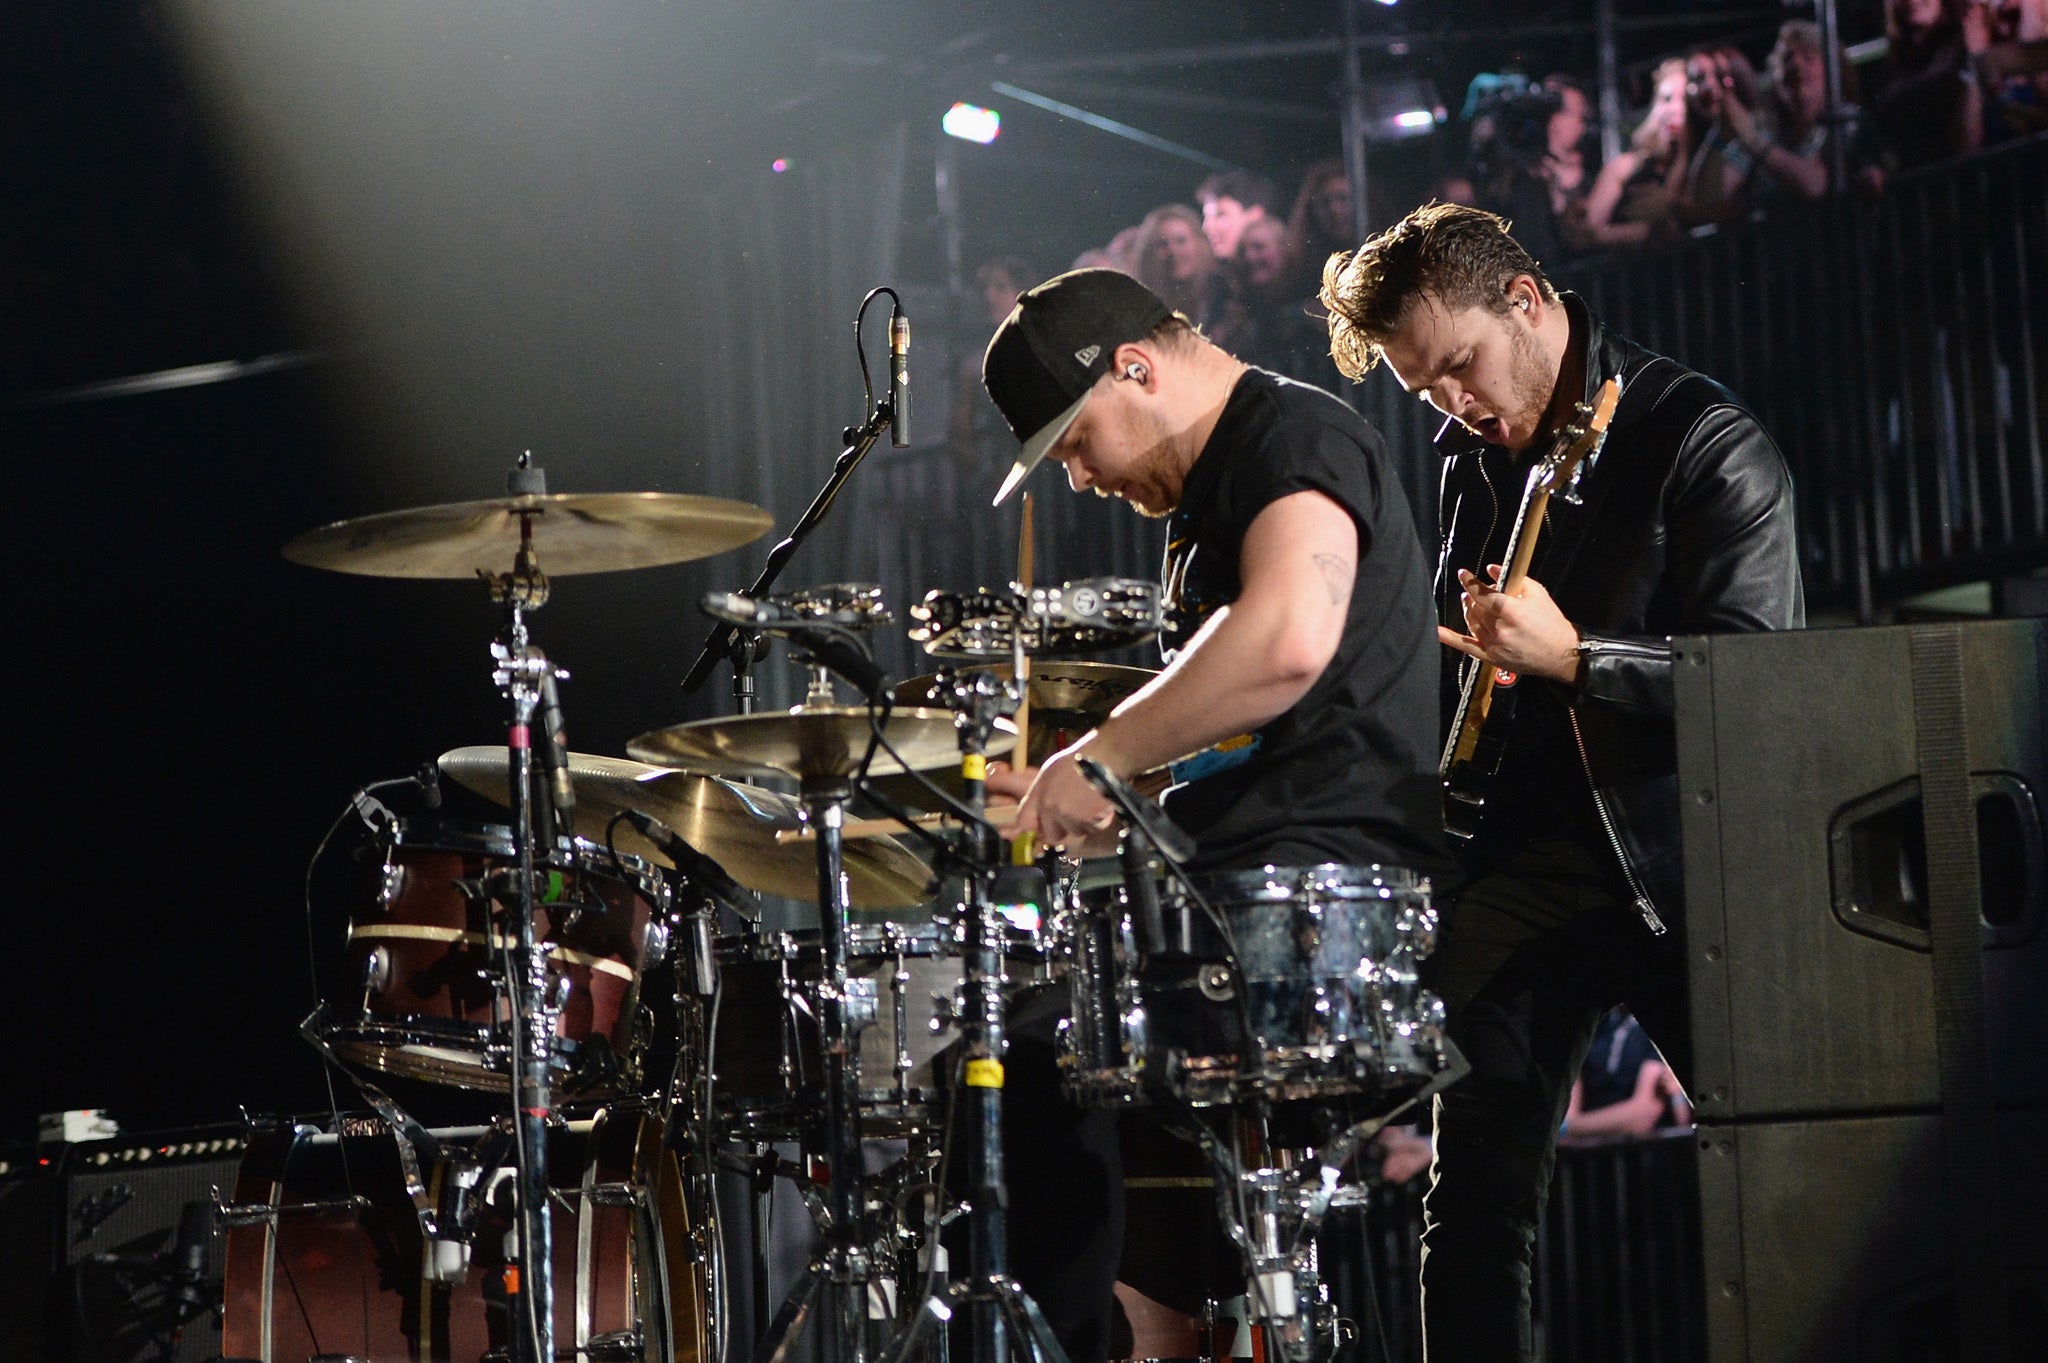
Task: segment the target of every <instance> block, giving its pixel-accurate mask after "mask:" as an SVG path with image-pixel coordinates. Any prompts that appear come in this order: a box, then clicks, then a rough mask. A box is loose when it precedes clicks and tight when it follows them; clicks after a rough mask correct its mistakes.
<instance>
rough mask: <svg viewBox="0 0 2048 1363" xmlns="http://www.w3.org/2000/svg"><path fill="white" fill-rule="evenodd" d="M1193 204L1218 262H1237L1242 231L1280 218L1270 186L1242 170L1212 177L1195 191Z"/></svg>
mask: <svg viewBox="0 0 2048 1363" xmlns="http://www.w3.org/2000/svg"><path fill="white" fill-rule="evenodd" d="M1195 202H1196V203H1198V204H1200V205H1201V206H1202V234H1203V235H1204V236H1206V237H1208V238H1209V249H1210V250H1212V251H1214V252H1215V253H1216V259H1218V260H1221V261H1234V260H1236V259H1237V249H1238V241H1239V239H1240V238H1241V237H1243V235H1244V229H1245V228H1247V227H1249V226H1250V225H1251V224H1253V223H1255V222H1265V221H1268V220H1274V221H1277V220H1278V219H1279V215H1280V200H1279V198H1278V197H1277V196H1276V195H1275V194H1274V192H1273V182H1272V181H1271V180H1268V179H1266V178H1265V177H1264V176H1263V175H1253V174H1252V173H1251V172H1250V171H1244V170H1229V171H1224V172H1223V173H1222V174H1220V175H1211V176H1210V177H1209V178H1208V179H1206V180H1204V181H1202V185H1201V188H1199V189H1197V190H1196V191H1195Z"/></svg>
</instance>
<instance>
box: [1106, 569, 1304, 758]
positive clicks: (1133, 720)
mask: <svg viewBox="0 0 2048 1363" xmlns="http://www.w3.org/2000/svg"><path fill="white" fill-rule="evenodd" d="M1291 623H1292V622H1290V621H1288V620H1286V619H1284V618H1280V619H1276V618H1271V617H1267V616H1262V615H1260V614H1258V613H1247V612H1244V611H1241V610H1238V609H1236V608H1233V607H1226V608H1225V609H1223V610H1220V611H1218V612H1217V613H1216V614H1215V615H1213V616H1211V617H1210V618H1209V620H1208V622H1207V623H1205V624H1204V625H1203V626H1202V628H1201V630H1200V632H1198V633H1197V634H1196V635H1195V637H1194V639H1193V640H1191V641H1190V642H1189V644H1188V646H1187V648H1186V649H1185V650H1183V652H1182V654H1181V656H1180V657H1179V658H1177V659H1175V661H1174V664H1173V666H1171V667H1169V668H1168V669H1167V670H1166V671H1165V672H1163V673H1161V674H1160V675H1159V676H1158V677H1157V678H1155V679H1154V680H1153V681H1152V682H1150V683H1149V684H1147V685H1146V686H1145V687H1144V689H1142V690H1140V691H1139V692H1137V693H1136V694H1135V695H1133V696H1131V697H1130V699H1128V700H1126V701H1125V702H1124V703H1123V704H1122V705H1120V706H1118V707H1117V710H1116V712H1115V713H1114V714H1113V715H1112V716H1111V717H1110V718H1109V719H1108V720H1106V721H1104V723H1103V724H1102V726H1101V728H1100V729H1098V730H1097V732H1096V735H1095V737H1094V738H1093V740H1091V741H1090V743H1089V755H1090V756H1092V757H1094V758H1095V760H1096V761H1098V762H1102V763H1104V764H1105V765H1107V766H1108V767H1109V768H1110V770H1112V771H1115V772H1117V773H1119V774H1120V775H1124V776H1132V775H1136V774H1137V773H1138V772H1142V771H1150V770H1152V769H1154V768H1156V767H1163V766H1165V765H1166V764H1167V763H1169V762H1173V761H1175V760H1177V759H1179V758H1183V757H1186V756H1188V755H1190V754H1192V753H1198V752H1200V751H1202V750H1203V749H1204V748H1208V747H1211V746H1213V745H1215V744H1217V743H1220V742H1222V741H1223V740H1224V739H1227V738H1234V737H1236V736H1237V735H1239V734H1243V733H1249V732H1250V731H1251V730H1253V729H1256V728H1258V727H1259V726H1260V725H1262V724H1266V723H1268V722H1270V721H1272V720H1274V719H1277V718H1278V717H1279V716H1281V715H1283V714H1285V713H1286V712H1287V711H1288V710H1289V709H1291V708H1293V706H1294V705H1295V703H1296V702H1297V701H1299V700H1300V699H1301V698H1302V697H1303V696H1305V695H1307V694H1308V690H1309V688H1310V687H1311V686H1313V685H1315V682H1316V678H1317V677H1319V676H1321V675H1322V670H1323V667H1325V666H1327V665H1328V658H1327V657H1324V658H1322V659H1321V660H1320V661H1318V660H1317V657H1316V649H1315V647H1314V645H1313V643H1312V642H1308V643H1304V642H1303V641H1300V640H1297V639H1295V638H1292V637H1290V625H1291Z"/></svg>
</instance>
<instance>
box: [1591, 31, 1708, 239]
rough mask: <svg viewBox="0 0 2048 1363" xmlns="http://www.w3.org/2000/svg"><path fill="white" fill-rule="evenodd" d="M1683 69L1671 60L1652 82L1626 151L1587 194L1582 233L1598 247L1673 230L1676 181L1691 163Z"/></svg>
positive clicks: (1680, 62)
mask: <svg viewBox="0 0 2048 1363" xmlns="http://www.w3.org/2000/svg"><path fill="white" fill-rule="evenodd" d="M1686 84H1687V77H1686V65H1685V62H1684V61H1683V60H1681V59H1679V58H1676V57H1673V58H1670V59H1668V60H1666V61H1664V62H1661V63H1659V64H1658V66H1657V69H1656V71H1655V73H1654V74H1653V76H1652V78H1651V86H1650V88H1651V92H1652V93H1651V98H1650V109H1649V112H1648V113H1646V114H1645V115H1644V116H1643V121H1642V122H1641V123H1640V124H1638V125H1637V126H1636V130H1635V134H1634V136H1632V137H1631V138H1630V139H1629V146H1628V150H1627V151H1624V152H1623V153H1621V154H1620V155H1619V156H1617V157H1615V158H1614V159H1613V160H1612V161H1609V162H1608V163H1607V164H1606V165H1604V166H1602V167H1601V168H1600V174H1599V176H1598V177H1597V178H1596V179H1595V180H1594V181H1593V188H1592V190H1591V191H1590V192H1588V194H1587V195H1586V234H1587V236H1588V237H1589V238H1590V239H1591V240H1592V242H1593V243H1594V244H1597V245H1600V246H1640V245H1641V244H1643V243H1644V242H1646V241H1649V240H1651V239H1652V238H1653V237H1661V236H1665V235H1668V234H1670V233H1671V232H1673V231H1675V230H1676V229H1677V225H1678V219H1677V214H1676V211H1675V204H1676V200H1677V197H1678V193H1679V182H1680V181H1681V180H1682V179H1683V178H1684V176H1685V172H1686V167H1687V166H1688V164H1689V163H1690V161H1691V159H1692V128H1691V123H1690V121H1689V116H1688V110H1687V102H1686Z"/></svg>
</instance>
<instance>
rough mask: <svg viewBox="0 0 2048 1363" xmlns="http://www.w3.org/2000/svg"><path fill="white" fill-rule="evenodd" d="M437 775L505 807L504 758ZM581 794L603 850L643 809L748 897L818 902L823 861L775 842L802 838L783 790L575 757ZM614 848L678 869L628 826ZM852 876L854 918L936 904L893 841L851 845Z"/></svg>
mask: <svg viewBox="0 0 2048 1363" xmlns="http://www.w3.org/2000/svg"><path fill="white" fill-rule="evenodd" d="M440 766H441V770H442V771H443V772H445V773H446V774H447V776H448V778H449V779H450V780H452V781H454V782H455V783H456V784H458V785H460V786H462V787H464V788H465V789H468V790H472V791H475V792H476V793H477V794H478V795H481V796H483V797H484V798H485V799H487V800H492V801H495V802H497V803H498V804H501V805H502V804H506V803H507V799H506V792H507V790H508V789H509V786H510V783H509V781H508V779H507V764H506V756H505V750H504V749H503V748H500V747H471V748H456V749H453V750H452V751H449V752H445V753H443V754H441V757H440ZM569 775H570V780H571V782H572V784H573V785H574V786H575V790H576V832H577V833H578V834H579V835H581V836H583V837H586V838H589V839H590V840H591V841H592V842H597V843H602V842H603V841H604V840H605V831H606V829H607V828H609V827H610V825H611V821H612V819H613V818H614V817H615V816H616V815H617V814H618V813H619V812H620V811H622V810H626V809H637V810H640V811H641V812H642V813H645V814H651V815H653V816H654V817H655V818H657V819H659V820H661V822H663V823H665V824H667V825H668V826H669V828H670V829H671V830H673V831H674V832H675V833H676V835H677V836H678V837H680V838H682V840H683V841H684V842H687V843H689V844H690V845H691V846H692V847H694V848H696V849H697V850H698V851H700V852H702V853H704V855H706V856H708V857H710V858H711V859H712V860H713V861H715V862H717V863H718V864H719V865H721V866H723V867H724V868H725V870H726V873H727V874H728V875H730V876H731V877H732V878H733V879H734V880H736V881H738V882H739V883H740V884H742V885H744V886H746V887H747V888H748V889H750V890H756V891H759V892H760V893H762V894H775V895H783V896H786V897H787V898H790V899H802V900H815V899H816V897H817V893H818V860H817V855H816V852H815V850H814V849H813V848H812V846H811V845H810V844H809V843H804V842H797V841H794V840H792V839H789V838H784V839H781V840H778V839H777V838H776V834H777V833H789V832H794V831H796V830H798V829H800V828H801V827H802V826H803V821H802V819H801V817H800V809H799V806H798V805H797V802H796V801H795V800H794V799H793V798H791V797H790V796H787V795H784V794H781V793H780V792H778V791H772V790H762V789H760V788H758V787H755V786H742V785H736V784H734V783H733V782H730V781H723V780H720V779H719V778H717V777H715V776H696V775H692V774H690V773H688V772H682V771H676V770H675V769H673V768H671V767H653V766H649V765H647V764H646V763H644V762H631V761H628V760H626V759H625V758H622V757H606V756H603V755H601V754H597V753H571V754H569ZM611 838H612V846H614V847H616V848H617V849H618V850H619V851H621V852H627V853H631V854H632V855H634V856H637V857H642V858H645V859H646V860H648V861H652V862H655V863H657V864H659V865H662V866H668V865H671V864H672V863H671V862H670V861H669V859H668V857H667V856H666V855H664V854H663V853H662V852H661V850H660V849H659V848H657V847H655V846H654V844H652V843H650V842H648V841H647V840H646V839H645V838H644V837H642V836H641V835H640V833H639V831H638V830H637V829H635V828H634V827H633V826H632V825H631V824H628V823H621V824H619V826H618V827H617V828H616V829H613V830H612V833H611ZM846 875H847V880H848V883H849V885H850V887H851V891H852V899H853V907H854V908H856V909H899V908H907V907H910V906H912V905H916V904H923V903H925V902H927V901H928V900H929V899H930V898H931V889H932V886H931V881H932V874H931V871H930V869H929V868H928V867H926V865H925V864H924V862H922V861H921V860H919V859H918V857H917V856H916V854H915V853H913V852H911V851H910V849H908V848H907V847H904V846H903V845H902V844H901V843H899V842H896V841H895V840H894V839H892V838H862V839H860V840H859V841H858V842H849V843H847V845H846Z"/></svg>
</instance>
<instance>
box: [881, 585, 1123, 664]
mask: <svg viewBox="0 0 2048 1363" xmlns="http://www.w3.org/2000/svg"><path fill="white" fill-rule="evenodd" d="M910 615H911V618H912V619H914V620H916V621H917V622H918V623H917V624H915V625H913V626H911V628H910V638H911V641H912V642H914V643H916V644H918V645H920V646H922V647H923V649H924V651H925V652H926V653H929V654H931V655H932V656H933V657H934V658H950V659H955V660H959V661H967V662H1001V661H1004V660H1005V659H1008V658H1010V657H1012V656H1013V655H1014V654H1015V653H1016V651H1017V647H1018V644H1019V642H1020V640H1021V642H1022V645H1023V651H1024V653H1025V656H1027V657H1032V658H1071V657H1079V656H1084V655H1087V654H1090V653H1107V652H1110V651H1112V650H1114V649H1119V648H1128V647H1129V646H1130V645H1132V644H1141V643H1144V642H1145V641H1146V640H1147V639H1150V638H1152V637H1154V636H1155V635H1157V634H1158V633H1159V630H1160V626H1161V622H1162V619H1163V612H1162V607H1161V605H1160V597H1159V587H1158V585H1157V584H1156V583H1151V582H1146V581H1143V580H1142V579H1139V578H1131V577H1085V578H1079V579H1077V580H1075V581H1072V582H1062V583H1060V584H1059V585H1057V586H1052V587H1034V588H1032V589H1031V590H1030V591H1028V592H1026V591H1019V590H1017V589H1016V588H1014V587H1012V588H1011V589H1009V590H1007V591H993V590H991V589H989V588H986V587H984V588H981V589H978V590H976V591H972V592H965V593H961V592H944V591H932V592H927V593H926V594H925V598H924V600H923V601H921V602H919V603H918V604H917V605H915V606H912V607H911V608H910Z"/></svg>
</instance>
